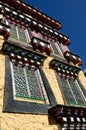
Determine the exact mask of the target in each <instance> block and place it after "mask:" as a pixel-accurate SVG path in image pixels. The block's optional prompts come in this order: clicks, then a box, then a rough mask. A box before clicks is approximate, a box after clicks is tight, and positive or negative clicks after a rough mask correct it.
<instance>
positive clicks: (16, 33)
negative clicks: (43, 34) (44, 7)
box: [10, 23, 30, 43]
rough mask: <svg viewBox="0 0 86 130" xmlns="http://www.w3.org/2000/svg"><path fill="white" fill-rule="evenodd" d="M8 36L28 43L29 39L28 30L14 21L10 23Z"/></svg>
mask: <svg viewBox="0 0 86 130" xmlns="http://www.w3.org/2000/svg"><path fill="white" fill-rule="evenodd" d="M10 38H13V39H15V40H18V41H21V42H22V43H28V42H29V40H30V39H29V33H28V30H27V29H26V28H24V27H21V26H18V25H15V24H14V23H11V24H10Z"/></svg>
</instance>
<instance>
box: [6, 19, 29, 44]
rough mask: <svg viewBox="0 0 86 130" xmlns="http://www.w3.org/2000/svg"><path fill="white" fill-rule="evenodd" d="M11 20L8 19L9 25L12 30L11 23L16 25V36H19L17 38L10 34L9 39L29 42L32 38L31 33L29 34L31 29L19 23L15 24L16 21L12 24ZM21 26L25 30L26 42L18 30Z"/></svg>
mask: <svg viewBox="0 0 86 130" xmlns="http://www.w3.org/2000/svg"><path fill="white" fill-rule="evenodd" d="M10 22H11V21H10V20H8V24H9V26H10V30H11V25H14V26H15V30H16V37H17V38H14V37H11V34H10V37H9V39H13V40H15V41H17V42H21V43H24V44H29V42H30V39H31V38H30V34H29V30H28V29H27V28H25V27H22V26H20V25H18V24H15V23H14V22H12V24H10ZM19 28H21V29H23V30H24V34H25V38H26V42H24V41H22V40H20V38H19V37H20V36H19V31H18V29H19ZM10 33H11V31H10Z"/></svg>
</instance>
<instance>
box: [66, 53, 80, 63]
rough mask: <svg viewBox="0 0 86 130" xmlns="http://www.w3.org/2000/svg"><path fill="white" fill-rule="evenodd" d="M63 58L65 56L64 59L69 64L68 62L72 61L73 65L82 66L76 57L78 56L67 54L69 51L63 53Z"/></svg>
mask: <svg viewBox="0 0 86 130" xmlns="http://www.w3.org/2000/svg"><path fill="white" fill-rule="evenodd" d="M64 56H65V58H66V59H67V60H68V61H69V62H70V61H72V62H73V63H74V65H76V64H77V65H82V61H81V59H80V57H79V56H78V55H76V54H73V53H71V52H69V51H66V52H65V53H64Z"/></svg>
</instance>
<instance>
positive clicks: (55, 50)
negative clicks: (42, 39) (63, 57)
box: [51, 43, 60, 55]
mask: <svg viewBox="0 0 86 130" xmlns="http://www.w3.org/2000/svg"><path fill="white" fill-rule="evenodd" d="M51 46H52V49H53V53H54V54H57V55H60V54H59V51H58V48H57V47H56V45H55V43H51Z"/></svg>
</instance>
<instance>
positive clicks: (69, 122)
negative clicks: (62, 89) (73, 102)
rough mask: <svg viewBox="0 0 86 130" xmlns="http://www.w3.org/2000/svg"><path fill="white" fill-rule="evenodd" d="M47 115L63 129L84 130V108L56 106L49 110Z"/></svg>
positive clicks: (85, 118) (85, 117) (85, 112)
mask: <svg viewBox="0 0 86 130" xmlns="http://www.w3.org/2000/svg"><path fill="white" fill-rule="evenodd" d="M48 112H49V114H50V115H51V116H53V117H54V119H55V120H56V122H57V123H59V124H60V126H61V127H62V128H64V129H67V130H69V129H73V130H76V129H79V130H86V108H85V107H73V106H64V105H56V106H53V107H52V108H50V109H49V111H48Z"/></svg>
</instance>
